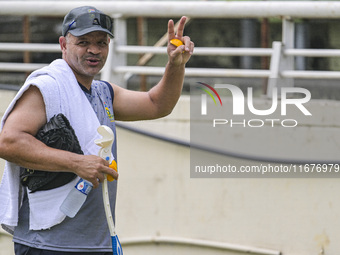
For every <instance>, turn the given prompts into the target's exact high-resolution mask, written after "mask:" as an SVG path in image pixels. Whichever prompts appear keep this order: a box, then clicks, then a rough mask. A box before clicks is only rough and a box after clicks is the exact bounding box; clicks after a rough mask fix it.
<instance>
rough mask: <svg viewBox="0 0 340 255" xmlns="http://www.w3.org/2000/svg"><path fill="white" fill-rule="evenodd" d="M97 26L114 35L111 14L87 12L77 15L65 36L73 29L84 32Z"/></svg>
mask: <svg viewBox="0 0 340 255" xmlns="http://www.w3.org/2000/svg"><path fill="white" fill-rule="evenodd" d="M95 26H100V27H101V28H103V29H104V30H107V31H104V32H108V33H109V34H110V35H112V29H113V21H112V19H111V17H110V16H108V15H106V14H102V13H85V14H82V15H79V16H78V17H76V18H75V19H74V20H73V21H72V22H71V23H70V24H69V25H68V29H67V30H66V31H65V33H64V36H66V34H67V32H69V31H71V30H79V32H82V31H87V30H86V29H88V28H91V27H95ZM92 31H95V30H92ZM89 32H90V31H89Z"/></svg>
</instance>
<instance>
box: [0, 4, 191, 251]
mask: <svg viewBox="0 0 340 255" xmlns="http://www.w3.org/2000/svg"><path fill="white" fill-rule="evenodd" d="M185 21H186V18H185V17H182V18H181V20H180V25H179V28H178V32H177V34H175V32H174V23H173V21H172V20H170V21H169V22H168V37H169V41H170V40H171V39H173V38H177V39H179V40H181V41H182V42H183V43H184V45H182V46H179V47H177V48H176V46H174V45H171V44H170V43H168V46H167V52H168V63H167V65H166V69H165V73H164V75H163V77H162V78H161V80H160V82H159V83H158V84H157V85H156V86H154V87H153V88H152V89H151V90H150V91H148V92H136V91H129V90H126V89H124V88H121V87H119V86H117V85H116V84H113V83H107V82H102V81H95V80H94V76H95V75H96V74H98V72H99V71H100V70H101V69H102V67H103V66H104V64H105V61H106V58H107V55H108V45H109V41H110V38H109V37H112V31H111V29H112V20H111V19H110V17H108V16H107V15H105V14H103V13H102V12H101V11H99V10H97V9H96V8H94V7H89V6H84V7H79V8H75V9H73V10H71V11H70V12H69V13H68V14H67V15H66V16H65V18H64V22H63V35H62V36H61V37H60V39H59V43H60V46H61V50H62V59H63V60H57V61H55V62H53V63H52V64H51V65H50V67H47V68H46V69H42V70H38V71H37V73H33V74H32V78H30V77H29V78H28V80H27V81H26V83H25V84H24V86H23V87H24V88H23V89H22V90H21V91H19V93H18V95H17V97H16V98H15V100H14V102H12V104H11V106H10V107H9V108H8V109H7V111H6V113H5V116H4V119H3V120H2V131H1V134H0V157H1V158H4V159H5V160H6V161H7V162H6V169H5V173H4V177H3V182H5V183H3V184H2V186H0V203H3V204H6V205H7V204H9V205H10V206H7V207H5V208H2V209H1V208H0V222H1V223H2V224H3V226H5V227H6V229H8V230H14V238H13V239H14V242H15V252H16V254H111V252H110V251H111V243H110V236H109V232H108V228H107V223H106V220H105V216H104V213H103V207H102V206H101V205H99V204H101V203H102V200H100V196H101V195H100V192H101V191H100V190H99V189H97V188H98V187H100V182H102V181H103V179H104V174H108V175H111V176H113V177H114V178H115V179H117V178H118V174H117V173H116V172H115V171H114V170H113V169H111V168H110V167H109V166H108V162H107V161H105V160H103V159H102V158H100V157H99V156H97V154H96V153H95V152H96V149H95V148H92V147H91V146H92V145H91V144H92V142H93V140H94V138H95V137H92V136H94V135H93V133H95V132H94V131H93V130H94V129H93V128H94V127H91V126H95V125H97V124H105V125H108V126H110V127H111V128H112V129H113V130H114V129H115V126H114V120H123V121H127V120H147V119H155V118H159V117H163V116H166V115H168V114H169V113H170V112H171V111H172V109H173V108H174V106H175V104H176V103H177V100H178V98H179V96H180V94H181V90H182V85H183V79H184V71H185V64H186V63H187V61H188V60H189V59H190V56H191V54H192V53H193V48H194V44H193V42H191V41H190V38H189V37H187V36H183V30H184V26H185ZM79 88H81V89H79ZM79 91H81V94H79ZM84 95H85V97H84ZM84 98H85V100H84ZM108 102H109V103H108ZM88 105H90V106H91V107H92V109H89V108H88ZM58 112H62V113H64V114H65V115H66V117H68V118H69V121H70V123H71V125H72V127H73V128H74V129H75V133H76V135H77V136H78V138H79V141H80V145H81V147H82V149H83V150H84V154H85V155H80V154H75V153H71V152H68V151H63V150H58V149H53V148H51V147H47V146H46V145H45V144H43V143H42V142H40V141H39V140H37V139H36V138H35V135H36V134H37V132H38V130H39V129H40V128H41V127H42V126H44V125H45V124H46V123H47V122H48V121H49V120H50V118H51V117H52V116H53V115H54V114H57V113H58ZM92 115H94V116H96V117H93V116H92ZM91 118H92V119H91ZM89 119H90V120H89ZM98 120H99V121H98ZM97 122H98V123H97ZM93 123H95V125H94V124H93ZM114 132H115V131H114ZM113 156H114V157H116V151H115V144H114V146H113ZM7 166H8V167H7ZM18 166H20V167H22V168H29V169H41V170H45V171H52V172H53V171H58V172H72V173H75V174H76V175H77V176H79V177H81V178H83V179H86V180H88V181H90V182H91V183H92V184H93V187H94V189H93V190H92V191H91V193H90V194H89V195H88V198H87V200H86V202H85V204H84V205H83V207H82V208H81V209H80V211H79V212H78V214H77V215H76V216H75V218H72V219H71V218H68V217H66V218H65V215H63V216H61V213H60V212H59V211H58V210H57V209H52V208H54V207H55V208H57V207H56V206H59V204H58V203H60V201H62V199H60V197H62V196H63V195H60V194H64V193H65V192H66V188H65V187H67V186H68V185H71V186H72V185H73V186H74V184H72V183H71V184H66V185H64V186H61V187H59V188H57V189H52V190H48V191H37V192H34V193H31V192H29V191H27V189H22V186H20V185H19V187H18V188H17V189H15V188H13V187H14V186H16V185H17V183H18V182H19V180H17V179H16V178H17V176H18V174H17V172H18V170H17V168H16V167H18ZM7 168H8V169H7ZM4 179H5V180H6V181H4ZM11 185H12V186H11ZM68 189H69V188H68ZM109 189H110V190H112V191H111V195H110V197H111V198H112V197H113V198H112V199H113V200H112V204H113V206H112V210H114V202H115V195H116V181H114V182H111V183H110V187H109ZM13 190H15V192H13ZM21 190H23V191H24V195H23V196H22V197H21V196H20V191H21ZM6 192H7V193H6ZM56 192H58V193H56ZM1 193H2V194H1ZM17 193H18V194H17ZM13 194H14V195H13ZM42 194H43V195H42ZM8 196H10V197H11V198H8ZM12 196H13V197H12ZM43 196H44V197H49V198H51V200H53V201H52V202H51V201H49V202H46V201H45V200H47V199H45V200H44V201H43V199H42V197H43ZM17 197H19V198H17ZM21 198H22V199H21ZM48 203H49V204H48ZM17 204H22V205H21V207H20V206H19V207H18V208H16V206H17ZM13 208H14V209H13ZM42 208H44V209H43V210H42ZM46 208H47V211H45V209H46ZM1 210H2V211H1ZM18 215H19V216H18ZM46 215H47V216H46ZM39 217H41V218H39ZM42 222H44V224H43V223H42ZM45 223H46V224H45Z"/></svg>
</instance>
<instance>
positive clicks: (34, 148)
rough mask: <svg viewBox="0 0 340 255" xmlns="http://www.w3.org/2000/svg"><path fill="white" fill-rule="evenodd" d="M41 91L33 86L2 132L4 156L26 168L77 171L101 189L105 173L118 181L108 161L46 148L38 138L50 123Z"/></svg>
mask: <svg viewBox="0 0 340 255" xmlns="http://www.w3.org/2000/svg"><path fill="white" fill-rule="evenodd" d="M46 121H47V120H46V113H45V105H44V102H43V98H42V95H41V93H40V91H39V89H38V88H37V87H35V86H31V87H30V88H29V89H28V90H27V91H26V92H25V93H24V94H23V95H22V97H21V98H20V99H19V100H18V101H17V103H16V105H15V107H14V108H13V110H12V111H11V113H10V114H9V116H8V118H7V119H6V122H5V125H4V127H3V129H2V131H1V133H0V157H1V158H4V159H5V160H7V161H10V162H13V163H15V164H17V165H20V166H22V167H26V168H31V169H39V170H45V171H65V172H74V173H75V174H77V175H78V176H80V177H82V178H84V179H87V180H89V181H91V182H92V183H93V185H94V187H97V186H98V184H99V183H98V180H97V178H98V179H99V180H100V181H102V180H103V173H106V174H110V175H112V176H113V177H114V178H117V177H118V176H117V173H116V172H115V171H114V170H112V169H111V168H109V167H108V163H107V161H105V160H103V159H102V158H100V157H98V156H95V155H87V156H84V155H78V154H75V153H71V152H68V151H63V150H58V149H54V148H51V147H48V146H46V145H45V144H44V143H42V142H40V141H39V140H37V139H36V138H35V137H34V136H35V135H36V133H37V132H38V130H39V129H40V128H41V127H42V126H43V125H44V124H45V123H46Z"/></svg>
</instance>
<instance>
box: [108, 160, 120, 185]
mask: <svg viewBox="0 0 340 255" xmlns="http://www.w3.org/2000/svg"><path fill="white" fill-rule="evenodd" d="M109 167H110V168H112V169H113V170H115V171H116V172H118V170H117V162H116V161H115V160H112V162H111V164H110V165H109ZM107 180H108V181H109V182H112V181H114V180H115V178H113V177H112V176H111V175H109V174H108V175H107Z"/></svg>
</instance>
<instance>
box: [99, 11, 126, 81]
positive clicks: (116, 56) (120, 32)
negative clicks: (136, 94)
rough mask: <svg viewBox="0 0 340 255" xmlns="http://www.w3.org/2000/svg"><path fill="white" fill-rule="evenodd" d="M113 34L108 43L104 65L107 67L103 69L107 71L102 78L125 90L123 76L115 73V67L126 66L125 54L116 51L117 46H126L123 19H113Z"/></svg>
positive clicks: (124, 22)
mask: <svg viewBox="0 0 340 255" xmlns="http://www.w3.org/2000/svg"><path fill="white" fill-rule="evenodd" d="M113 34H114V38H113V41H112V42H111V43H110V52H109V56H108V59H107V62H109V63H107V64H106V65H107V66H106V67H105V68H107V69H106V70H105V71H104V70H103V71H104V72H103V73H102V78H105V79H106V80H108V81H110V82H112V83H114V84H117V85H119V86H121V87H124V88H126V87H127V82H126V80H125V78H124V74H122V73H116V72H115V67H117V66H126V64H127V54H126V53H121V52H118V51H117V50H116V49H117V47H118V46H120V45H126V44H127V24H126V19H125V18H123V17H115V18H114V31H113Z"/></svg>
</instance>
